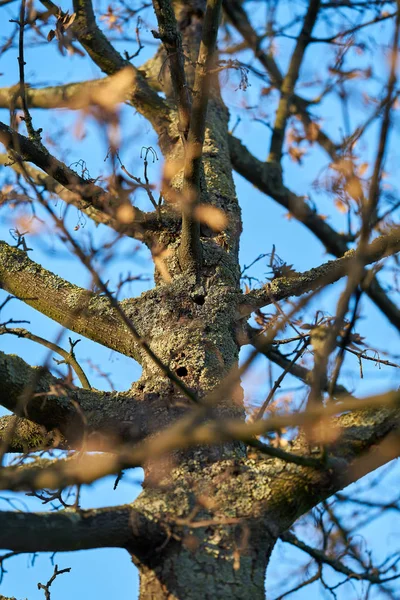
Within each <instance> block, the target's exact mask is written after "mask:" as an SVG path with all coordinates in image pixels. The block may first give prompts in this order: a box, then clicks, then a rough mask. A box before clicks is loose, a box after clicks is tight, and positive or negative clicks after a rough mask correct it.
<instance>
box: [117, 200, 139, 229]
mask: <svg viewBox="0 0 400 600" xmlns="http://www.w3.org/2000/svg"><path fill="white" fill-rule="evenodd" d="M117 219H118V221H119V222H120V223H125V224H128V223H132V222H133V221H134V220H135V211H134V209H133V206H131V205H130V204H122V206H119V207H118V210H117Z"/></svg>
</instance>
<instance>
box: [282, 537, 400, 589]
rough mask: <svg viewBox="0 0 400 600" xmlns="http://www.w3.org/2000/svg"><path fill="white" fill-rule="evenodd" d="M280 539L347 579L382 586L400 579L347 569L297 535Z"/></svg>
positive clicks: (396, 576) (341, 563) (395, 576)
mask: <svg viewBox="0 0 400 600" xmlns="http://www.w3.org/2000/svg"><path fill="white" fill-rule="evenodd" d="M280 538H281V540H282V541H283V542H287V543H288V544H291V545H292V546H295V547H296V548H299V550H302V551H303V552H306V553H307V554H308V555H309V556H311V557H312V558H313V559H314V560H315V561H316V562H317V564H325V565H329V566H330V567H332V569H334V570H335V571H337V572H338V573H342V574H343V575H346V577H348V578H349V579H357V580H361V581H370V582H371V583H375V584H380V583H385V582H387V581H393V579H397V578H398V577H400V575H394V576H387V577H385V576H382V575H379V574H375V573H368V572H364V573H359V572H357V571H354V570H353V569H350V568H349V567H347V566H346V565H345V564H344V563H343V562H342V561H340V560H338V559H337V558H334V557H333V556H329V555H328V554H327V553H326V552H324V551H323V550H318V549H317V548H313V547H312V546H309V545H308V544H306V543H305V542H303V541H301V540H299V539H298V538H297V537H296V536H295V535H293V533H290V532H289V531H287V532H285V533H283V534H282V535H281V536H280Z"/></svg>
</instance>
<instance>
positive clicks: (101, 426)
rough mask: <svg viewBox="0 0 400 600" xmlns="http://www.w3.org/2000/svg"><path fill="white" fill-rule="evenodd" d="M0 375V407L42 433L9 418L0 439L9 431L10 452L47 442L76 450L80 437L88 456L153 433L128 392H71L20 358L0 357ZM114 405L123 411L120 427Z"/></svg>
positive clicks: (142, 410)
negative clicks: (117, 404)
mask: <svg viewBox="0 0 400 600" xmlns="http://www.w3.org/2000/svg"><path fill="white" fill-rule="evenodd" d="M0 374H1V377H0V404H1V405H2V406H4V407H5V408H7V409H8V410H10V411H12V412H18V413H20V415H21V416H22V417H27V418H28V419H29V420H30V421H33V423H36V424H37V425H40V426H42V427H44V430H43V429H40V428H37V427H35V426H34V424H33V423H29V422H27V421H26V420H25V419H21V420H17V421H15V420H14V418H13V417H11V420H10V419H9V420H8V421H7V420H5V421H3V422H2V430H1V435H0V437H1V438H2V439H5V435H6V433H7V431H6V426H7V427H10V429H8V432H10V431H11V428H12V427H14V432H13V435H12V437H11V438H10V439H9V440H7V441H8V443H9V444H11V447H14V448H15V447H17V446H18V445H19V444H21V445H24V444H25V442H29V443H30V442H32V446H30V449H32V448H36V447H37V446H38V445H41V444H42V443H43V441H44V440H46V439H47V440H51V439H53V440H55V441H57V444H61V446H62V447H65V446H66V445H68V447H79V446H80V445H81V443H82V438H83V435H84V434H85V435H86V437H87V439H88V440H89V442H88V443H89V445H90V446H91V447H92V448H93V450H95V449H97V450H101V449H104V448H109V447H110V446H112V445H113V444H115V443H121V441H124V440H129V439H141V438H143V437H145V436H146V435H147V434H148V432H149V431H150V430H151V429H152V424H151V423H150V419H148V416H149V414H151V409H150V408H149V405H144V403H142V402H140V400H136V399H135V397H134V394H133V392H131V393H117V392H113V393H111V394H110V393H104V392H98V391H95V390H83V389H79V388H75V387H71V386H70V385H68V384H66V383H65V382H64V381H63V380H61V379H57V378H56V377H54V376H53V375H52V374H51V373H50V372H49V371H48V370H47V369H44V368H43V367H31V366H29V365H28V364H27V363H26V362H25V361H23V360H22V358H19V357H18V356H12V355H7V354H4V353H3V352H1V353H0ZM30 388H32V389H30ZM116 402H117V403H122V404H123V406H124V407H125V408H124V410H125V411H126V412H125V416H126V420H125V421H124V422H121V419H120V417H119V413H118V411H117V407H116V405H115V403H116ZM149 410H150V413H149V412H148V411H149ZM128 415H130V416H128ZM154 421H157V418H155V419H154V420H153V422H154ZM55 430H58V431H59V432H60V434H57V433H56V431H55ZM46 432H51V434H50V435H47V434H46ZM35 440H37V443H36V441H35ZM9 451H11V450H9ZM14 451H16V450H14Z"/></svg>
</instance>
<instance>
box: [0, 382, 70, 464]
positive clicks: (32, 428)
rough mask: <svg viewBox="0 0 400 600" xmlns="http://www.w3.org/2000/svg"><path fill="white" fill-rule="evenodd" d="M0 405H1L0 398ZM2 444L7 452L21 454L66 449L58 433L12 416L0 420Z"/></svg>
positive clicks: (63, 439)
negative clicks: (48, 449) (47, 449)
mask: <svg viewBox="0 0 400 600" xmlns="http://www.w3.org/2000/svg"><path fill="white" fill-rule="evenodd" d="M0 389H1V387H0ZM0 404H3V402H2V400H1V398H0ZM10 433H11V435H10ZM3 443H4V444H5V445H6V451H7V452H17V453H23V454H25V453H27V452H32V451H34V450H44V449H46V448H59V449H67V448H68V444H67V443H66V441H65V438H64V437H63V436H62V435H61V434H60V433H57V432H54V431H47V430H46V428H45V427H44V426H41V425H38V424H37V423H34V422H33V421H29V420H28V419H23V418H21V417H15V416H13V415H6V416H4V417H1V418H0V445H2V444H3Z"/></svg>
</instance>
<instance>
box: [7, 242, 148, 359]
mask: <svg viewBox="0 0 400 600" xmlns="http://www.w3.org/2000/svg"><path fill="white" fill-rule="evenodd" d="M0 287H1V288H3V289H4V290H6V291H8V292H10V293H11V294H14V295H15V296H17V297H18V298H20V299H21V300H23V301H24V302H25V303H26V304H29V306H32V307H33V308H35V309H36V310H39V311H40V312H42V313H43V314H44V315H46V316H48V317H50V318H51V319H53V320H54V321H57V322H58V323H60V324H61V325H63V326H64V327H66V328H67V329H71V330H72V331H75V332H76V333H79V334H81V335H84V336H85V337H87V338H89V339H91V340H94V341H96V342H99V343H100V344H103V345H104V346H107V347H108V348H112V349H113V350H117V352H121V353H122V354H126V355H127V356H132V357H133V358H135V359H136V360H139V361H140V355H139V354H138V352H137V347H136V346H135V344H134V343H133V341H132V339H130V338H129V337H127V335H126V328H125V327H124V326H123V325H122V324H121V322H120V320H119V318H118V316H117V313H116V312H115V310H114V309H113V308H112V307H110V304H109V301H108V299H107V298H105V297H104V296H99V295H98V294H95V293H93V292H90V291H88V290H85V289H83V288H80V287H78V286H75V285H72V284H71V283H69V282H68V281H66V280H65V279H62V278H61V277H58V276H57V275H54V273H51V272H50V271H47V270H46V269H44V268H43V267H41V266H40V265H39V264H37V263H35V262H34V261H32V260H31V259H30V258H28V256H27V254H26V253H25V252H24V251H23V250H19V249H17V248H13V247H11V246H9V245H8V244H6V243H5V242H0Z"/></svg>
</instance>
